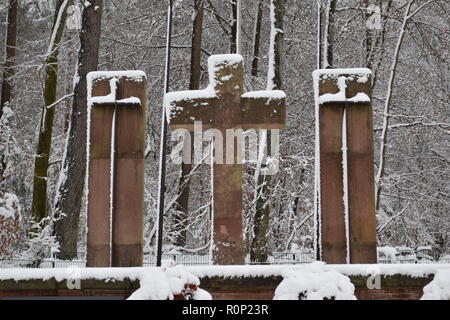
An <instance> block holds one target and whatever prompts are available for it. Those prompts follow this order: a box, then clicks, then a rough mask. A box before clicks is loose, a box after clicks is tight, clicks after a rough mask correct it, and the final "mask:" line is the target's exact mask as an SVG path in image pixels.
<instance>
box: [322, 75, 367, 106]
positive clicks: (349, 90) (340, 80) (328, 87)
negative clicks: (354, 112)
mask: <svg viewBox="0 0 450 320" xmlns="http://www.w3.org/2000/svg"><path fill="white" fill-rule="evenodd" d="M371 76H372V71H371V70H370V69H367V68H353V69H319V70H316V71H314V72H313V78H314V91H315V95H316V103H317V105H336V104H337V105H342V104H347V103H352V104H368V103H370V102H371V100H370V96H371V90H372V89H371V83H372V79H371Z"/></svg>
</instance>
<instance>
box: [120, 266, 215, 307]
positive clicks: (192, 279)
mask: <svg viewBox="0 0 450 320" xmlns="http://www.w3.org/2000/svg"><path fill="white" fill-rule="evenodd" d="M140 284H141V287H140V288H139V289H138V290H136V291H135V292H134V293H133V294H132V295H131V296H130V297H129V298H128V300H174V299H177V300H180V299H185V300H212V297H211V295H210V294H209V293H208V292H207V291H205V290H203V289H201V288H199V287H198V286H199V285H200V280H199V278H197V277H196V276H194V275H193V274H191V273H189V272H188V271H186V270H185V269H184V267H183V266H181V265H178V266H175V265H174V263H172V262H169V263H165V264H163V266H162V267H161V268H158V269H156V270H155V269H152V270H151V272H148V273H147V274H145V275H144V276H142V277H141V281H140Z"/></svg>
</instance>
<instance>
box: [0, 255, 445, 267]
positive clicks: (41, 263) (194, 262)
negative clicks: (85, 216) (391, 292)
mask: <svg viewBox="0 0 450 320" xmlns="http://www.w3.org/2000/svg"><path fill="white" fill-rule="evenodd" d="M162 260H163V261H164V260H172V261H174V262H175V263H176V264H178V265H185V266H204V265H210V264H211V259H210V256H209V255H196V254H180V253H173V254H168V253H167V254H163V256H162ZM314 261H316V259H315V256H314V253H312V252H297V253H296V252H275V253H272V255H270V256H269V258H268V261H267V262H266V263H255V262H251V261H250V259H249V257H247V259H246V263H247V264H251V265H256V264H271V265H280V264H305V263H311V262H314ZM378 263H381V264H385V263H388V264H391V263H412V264H428V263H449V264H450V256H448V255H447V256H444V257H442V258H440V259H437V260H430V259H420V258H414V257H397V258H396V260H395V261H392V260H391V259H389V258H386V257H380V256H379V257H378ZM85 266H86V260H83V259H78V260H57V259H43V260H25V259H6V260H0V269H4V268H71V267H72V268H73V267H78V268H84V267H85ZM143 266H144V267H153V266H156V257H155V256H153V255H145V256H144V262H143Z"/></svg>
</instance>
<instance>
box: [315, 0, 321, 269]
mask: <svg viewBox="0 0 450 320" xmlns="http://www.w3.org/2000/svg"><path fill="white" fill-rule="evenodd" d="M321 67H322V0H317V69H321ZM317 116H318V114H317V115H316V117H317ZM318 126H319V119H316V139H318V138H319V136H318V132H319V128H318ZM317 143H318V142H317V141H316V144H317ZM319 156H320V151H318V148H317V147H316V155H315V161H316V164H315V167H316V169H315V175H316V177H315V178H314V179H315V180H314V187H315V190H314V208H315V216H314V219H315V220H314V225H315V227H316V233H315V237H314V238H315V241H314V250H315V252H316V254H315V256H316V260H318V261H320V260H322V255H321V247H320V241H321V239H320V237H321V234H322V232H321V230H320V229H321V228H322V226H321V223H320V214H319V212H320V190H319V188H320V177H318V176H317V173H318V170H317V168H319V166H320V158H319ZM318 162H319V163H318Z"/></svg>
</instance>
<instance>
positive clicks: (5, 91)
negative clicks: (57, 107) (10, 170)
mask: <svg viewBox="0 0 450 320" xmlns="http://www.w3.org/2000/svg"><path fill="white" fill-rule="evenodd" d="M18 7H19V0H10V1H9V8H8V26H7V30H6V45H5V56H6V58H5V63H4V70H3V83H2V96H1V103H0V119H1V118H2V116H3V108H4V107H6V106H9V104H10V102H11V100H12V98H13V87H12V77H13V76H14V66H15V59H16V39H17V10H18ZM6 167H7V162H6V159H5V157H4V155H0V195H1V194H2V192H3V191H4V180H5V176H4V174H5V171H6Z"/></svg>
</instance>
